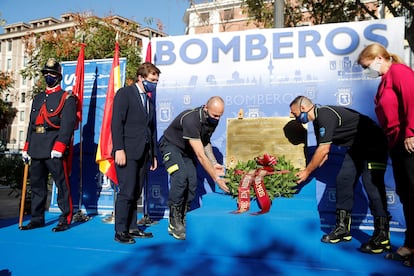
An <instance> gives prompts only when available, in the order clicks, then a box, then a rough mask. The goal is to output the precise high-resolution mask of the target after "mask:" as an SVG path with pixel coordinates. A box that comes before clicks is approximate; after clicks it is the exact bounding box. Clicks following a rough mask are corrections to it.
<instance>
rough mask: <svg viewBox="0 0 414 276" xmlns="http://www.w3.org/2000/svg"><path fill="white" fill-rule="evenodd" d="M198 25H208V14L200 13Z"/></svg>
mask: <svg viewBox="0 0 414 276" xmlns="http://www.w3.org/2000/svg"><path fill="white" fill-rule="evenodd" d="M199 19H200V24H208V23H209V21H210V13H208V12H202V13H200V16H199Z"/></svg>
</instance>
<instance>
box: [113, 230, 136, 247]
mask: <svg viewBox="0 0 414 276" xmlns="http://www.w3.org/2000/svg"><path fill="white" fill-rule="evenodd" d="M115 241H117V242H120V243H129V244H132V243H135V240H134V238H133V237H131V235H129V234H128V232H116V233H115Z"/></svg>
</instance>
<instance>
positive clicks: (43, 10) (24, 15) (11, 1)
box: [0, 0, 189, 35]
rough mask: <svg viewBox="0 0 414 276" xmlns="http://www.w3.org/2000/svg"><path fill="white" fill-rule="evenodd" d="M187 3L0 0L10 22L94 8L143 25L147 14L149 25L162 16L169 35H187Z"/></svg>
mask: <svg viewBox="0 0 414 276" xmlns="http://www.w3.org/2000/svg"><path fill="white" fill-rule="evenodd" d="M188 7H189V3H188V1H187V0H0V13H1V15H0V18H2V19H4V20H5V21H6V25H8V24H14V23H20V22H25V23H29V21H32V20H36V19H41V18H46V17H54V18H56V19H59V20H60V15H61V14H64V13H68V12H74V13H83V12H91V13H92V14H93V15H96V16H99V17H105V16H108V15H119V16H122V17H125V18H128V19H131V20H134V21H136V22H138V23H140V24H141V25H142V26H144V27H145V26H148V24H147V23H146V21H145V18H152V19H153V23H152V25H149V26H150V27H152V28H154V29H158V28H157V22H158V20H159V21H161V22H162V24H163V26H164V29H163V31H164V32H165V33H167V34H168V35H184V34H185V24H184V21H183V18H184V14H185V11H186V9H187V8H188ZM0 29H1V30H0V33H3V29H2V28H0Z"/></svg>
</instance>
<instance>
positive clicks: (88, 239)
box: [0, 182, 414, 276]
mask: <svg viewBox="0 0 414 276" xmlns="http://www.w3.org/2000/svg"><path fill="white" fill-rule="evenodd" d="M253 207H254V208H252V210H251V211H249V212H247V213H243V214H238V215H235V214H232V213H231V212H232V211H234V210H235V209H236V203H235V200H234V199H232V198H231V197H230V196H225V195H222V194H219V193H211V194H208V195H205V196H204V197H203V206H202V207H201V208H199V209H196V210H193V211H191V212H190V213H189V214H188V220H187V240H185V241H179V240H175V239H173V238H172V237H171V236H169V235H168V233H167V220H166V219H161V220H160V221H159V222H158V224H156V225H153V226H151V227H149V228H148V229H147V231H151V232H153V233H154V238H152V239H137V242H136V244H133V245H123V244H119V243H117V242H115V241H114V240H113V236H114V231H113V228H114V226H113V224H106V223H103V222H102V219H103V217H101V216H95V217H93V218H92V219H91V220H90V221H87V222H83V223H77V224H74V225H73V226H72V228H71V229H70V230H68V231H66V232H60V233H53V232H52V231H51V229H52V228H53V227H54V225H55V224H56V222H57V218H58V215H59V214H58V213H48V214H47V225H46V227H44V228H40V229H35V230H31V231H20V230H19V229H18V218H12V219H4V220H1V221H0V276H4V275H16V276H20V275H88V276H93V275H97V276H98V275H141V274H142V275H213V276H214V275H414V269H412V268H407V267H404V266H403V265H402V263H401V262H397V261H389V260H385V259H384V255H383V254H379V255H370V254H364V253H361V252H359V251H358V248H359V246H360V244H361V242H363V241H365V240H366V239H367V238H368V236H369V235H370V234H371V231H362V230H358V229H353V235H354V238H353V239H352V241H350V242H347V243H339V244H336V245H332V244H324V243H322V242H320V238H321V236H322V235H323V234H324V231H323V230H325V229H323V230H322V229H321V227H320V222H319V214H318V211H317V206H316V199H315V184H314V182H311V183H309V184H308V185H307V186H305V187H304V188H303V189H302V190H301V191H300V193H299V194H297V195H295V197H293V198H279V199H275V200H274V201H273V205H272V208H271V211H270V212H269V213H267V214H264V215H260V216H253V215H251V213H252V212H254V211H257V209H255V208H257V207H256V206H255V203H253ZM27 220H28V218H26V221H25V223H27ZM327 230H328V229H326V231H327ZM391 240H392V243H393V245H395V246H399V245H401V244H402V240H403V234H402V233H400V232H392V233H391Z"/></svg>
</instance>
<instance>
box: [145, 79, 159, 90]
mask: <svg viewBox="0 0 414 276" xmlns="http://www.w3.org/2000/svg"><path fill="white" fill-rule="evenodd" d="M142 85H144V89H145V91H146V92H148V93H155V90H156V89H157V83H156V82H150V81H147V80H143V81H142Z"/></svg>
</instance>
